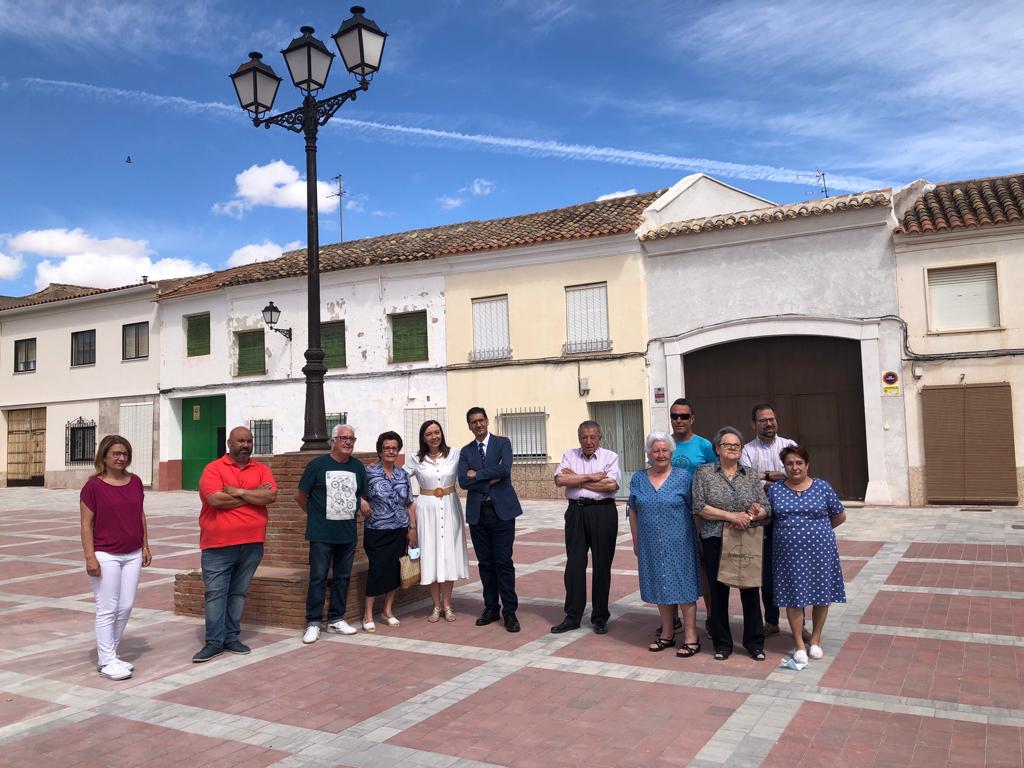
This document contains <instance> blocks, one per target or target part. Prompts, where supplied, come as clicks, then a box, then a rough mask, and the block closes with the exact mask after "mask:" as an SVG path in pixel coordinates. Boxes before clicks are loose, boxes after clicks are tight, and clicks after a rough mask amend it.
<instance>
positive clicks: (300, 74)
mask: <svg viewBox="0 0 1024 768" xmlns="http://www.w3.org/2000/svg"><path fill="white" fill-rule="evenodd" d="M299 31H300V32H301V33H302V34H301V35H300V36H299V37H296V38H295V39H294V40H292V42H291V45H289V46H288V47H287V48H285V49H284V50H283V51H281V53H282V54H283V55H284V61H285V63H286V64H287V65H288V72H289V73H290V74H291V76H292V82H293V83H295V87H296V88H298V89H299V90H300V91H305V92H306V93H313V92H315V91H319V90H320V89H321V88H323V87H324V86H325V85H326V84H327V73H328V72H330V71H331V62H332V61H334V54H333V53H331V52H330V51H329V50H327V46H326V45H324V44H323V42H322V41H320V40H318V39H317V38H315V37H313V28H312V27H301V28H300V29H299Z"/></svg>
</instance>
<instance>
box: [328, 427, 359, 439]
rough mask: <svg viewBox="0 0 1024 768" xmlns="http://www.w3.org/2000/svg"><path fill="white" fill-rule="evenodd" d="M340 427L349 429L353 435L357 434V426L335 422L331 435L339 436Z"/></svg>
mask: <svg viewBox="0 0 1024 768" xmlns="http://www.w3.org/2000/svg"><path fill="white" fill-rule="evenodd" d="M340 429H347V430H348V431H349V432H351V433H352V437H355V436H356V428H355V427H353V426H352V425H351V424H335V425H334V429H332V430H331V437H337V436H338V430H340Z"/></svg>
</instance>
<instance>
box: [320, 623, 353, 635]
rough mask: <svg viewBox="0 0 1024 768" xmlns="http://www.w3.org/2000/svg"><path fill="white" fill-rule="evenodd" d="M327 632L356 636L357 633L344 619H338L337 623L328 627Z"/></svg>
mask: <svg viewBox="0 0 1024 768" xmlns="http://www.w3.org/2000/svg"><path fill="white" fill-rule="evenodd" d="M327 631H328V632H337V633H338V634H340V635H354V634H355V633H356V628H355V627H353V626H352V625H351V624H349V623H348V622H347V621H345V620H344V619H338V620H337V621H335V622H332V623H331V624H328V625H327Z"/></svg>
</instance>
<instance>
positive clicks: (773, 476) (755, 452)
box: [740, 403, 796, 637]
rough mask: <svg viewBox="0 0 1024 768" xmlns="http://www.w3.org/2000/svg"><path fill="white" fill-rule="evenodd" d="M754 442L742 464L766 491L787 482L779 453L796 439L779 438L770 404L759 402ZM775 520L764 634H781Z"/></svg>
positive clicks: (769, 537)
mask: <svg viewBox="0 0 1024 768" xmlns="http://www.w3.org/2000/svg"><path fill="white" fill-rule="evenodd" d="M750 421H751V426H752V427H753V428H754V435H755V437H754V439H753V440H751V441H750V442H749V443H747V444H746V445H744V446H743V454H742V456H740V463H741V464H744V465H746V466H748V467H750V468H751V469H753V470H754V472H756V473H757V476H758V477H759V478H760V479H761V480H762V482H764V486H765V488H767V487H768V486H769V485H770V484H771V483H774V482H777V481H779V480H785V479H786V470H785V468H784V467H783V466H782V459H781V458H780V457H779V454H780V453H781V452H782V449H783V448H788V447H789V446H791V445H796V442H795V441H794V440H790V439H789V438H788V437H781V436H780V435H779V422H778V420H777V419H776V418H775V409H774V408H772V406H771V404H770V403H758V404H757V405H755V406H754V407H753V408H752V409H751V411H750ZM774 520H775V518H774V517H773V518H772V520H771V521H770V522H769V523H768V525H766V526H765V527H764V557H763V558H762V560H761V562H762V563H763V565H764V567H763V569H762V576H761V585H762V586H761V600H762V602H763V603H764V635H765V637H771V636H772V635H777V634H779V607H778V606H777V605H775V579H774V577H773V575H772V542H773V541H774V539H775V523H774Z"/></svg>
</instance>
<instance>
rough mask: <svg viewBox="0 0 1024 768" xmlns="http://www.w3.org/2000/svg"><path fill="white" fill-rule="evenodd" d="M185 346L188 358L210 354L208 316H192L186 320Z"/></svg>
mask: <svg viewBox="0 0 1024 768" xmlns="http://www.w3.org/2000/svg"><path fill="white" fill-rule="evenodd" d="M186 323H187V325H186V328H185V338H186V342H185V346H186V354H187V355H188V356H189V357H199V356H200V355H208V354H210V316H209V315H208V314H207V315H193V316H192V317H188V318H186Z"/></svg>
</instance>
